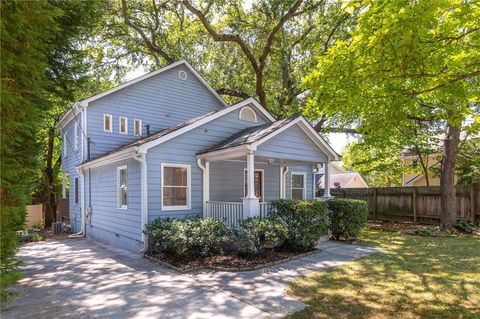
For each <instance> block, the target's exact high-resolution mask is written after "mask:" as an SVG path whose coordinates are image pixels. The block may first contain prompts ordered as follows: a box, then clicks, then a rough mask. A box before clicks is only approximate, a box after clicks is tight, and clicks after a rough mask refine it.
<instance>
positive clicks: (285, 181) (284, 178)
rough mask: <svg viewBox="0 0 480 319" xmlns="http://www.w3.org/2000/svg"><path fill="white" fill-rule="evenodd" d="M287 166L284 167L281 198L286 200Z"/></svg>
mask: <svg viewBox="0 0 480 319" xmlns="http://www.w3.org/2000/svg"><path fill="white" fill-rule="evenodd" d="M288 170H289V168H288V166H286V167H285V171H284V172H283V197H282V198H287V173H288Z"/></svg>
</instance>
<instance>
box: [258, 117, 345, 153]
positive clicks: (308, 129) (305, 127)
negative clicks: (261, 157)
mask: <svg viewBox="0 0 480 319" xmlns="http://www.w3.org/2000/svg"><path fill="white" fill-rule="evenodd" d="M293 125H298V127H300V129H301V130H302V131H303V132H305V134H307V136H308V137H310V139H311V140H312V141H313V142H314V143H315V144H316V145H317V146H318V147H319V148H320V149H321V150H322V151H323V152H325V153H326V155H327V157H328V158H329V159H330V160H336V161H338V160H340V156H339V155H338V154H337V153H336V152H335V151H334V150H333V149H332V147H331V146H330V145H328V143H327V142H326V141H325V140H324V139H323V138H322V137H321V136H320V135H319V134H318V132H317V131H315V129H314V128H313V127H312V126H311V125H310V123H308V121H307V120H306V119H305V118H304V117H303V116H299V117H297V118H296V119H294V120H293V121H291V122H290V123H288V124H287V125H285V126H283V127H282V128H280V129H278V130H276V131H275V132H273V133H272V134H269V135H267V136H265V137H264V138H262V139H260V140H258V141H257V142H255V143H252V145H251V147H252V150H256V149H257V147H258V146H259V145H261V144H263V143H265V142H266V141H268V140H269V139H271V138H273V137H275V136H276V135H278V134H280V133H282V132H283V131H285V130H287V129H289V128H290V127H292V126H293Z"/></svg>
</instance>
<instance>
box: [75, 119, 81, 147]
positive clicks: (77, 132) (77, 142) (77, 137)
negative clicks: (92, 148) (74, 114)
mask: <svg viewBox="0 0 480 319" xmlns="http://www.w3.org/2000/svg"><path fill="white" fill-rule="evenodd" d="M79 148H80V125H78V123H75V150H78V149H79Z"/></svg>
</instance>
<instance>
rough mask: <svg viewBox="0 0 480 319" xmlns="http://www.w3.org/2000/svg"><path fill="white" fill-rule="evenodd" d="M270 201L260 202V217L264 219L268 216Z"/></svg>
mask: <svg viewBox="0 0 480 319" xmlns="http://www.w3.org/2000/svg"><path fill="white" fill-rule="evenodd" d="M270 206H271V205H270V203H268V202H261V203H260V216H259V217H260V219H264V218H266V217H267V216H268V212H269V210H270Z"/></svg>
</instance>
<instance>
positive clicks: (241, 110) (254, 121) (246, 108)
mask: <svg viewBox="0 0 480 319" xmlns="http://www.w3.org/2000/svg"><path fill="white" fill-rule="evenodd" d="M246 110H250V111H251V112H252V113H253V117H254V118H255V119H254V120H253V121H250V120H247V119H244V118H242V113H243V112H244V111H246ZM238 118H239V119H240V120H242V121H247V122H251V123H257V112H255V111H254V110H253V109H252V108H251V107H250V106H244V107H242V108H241V109H240V112H238Z"/></svg>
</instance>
